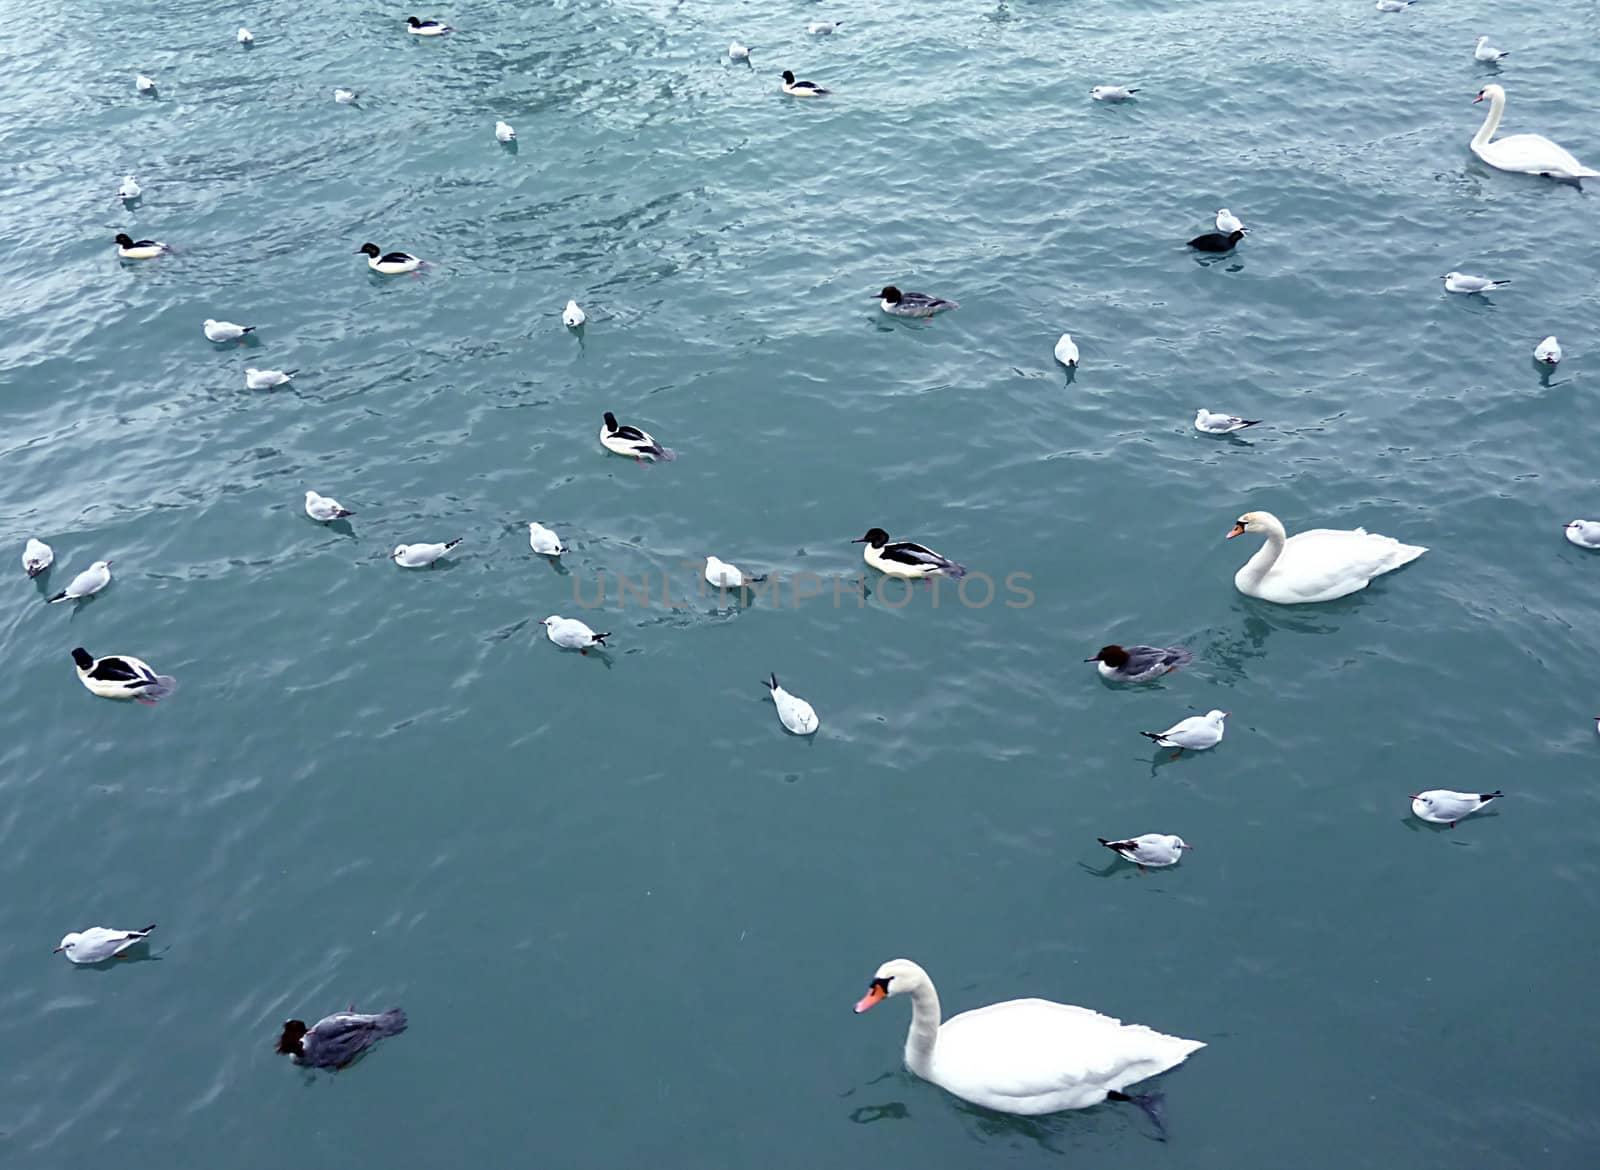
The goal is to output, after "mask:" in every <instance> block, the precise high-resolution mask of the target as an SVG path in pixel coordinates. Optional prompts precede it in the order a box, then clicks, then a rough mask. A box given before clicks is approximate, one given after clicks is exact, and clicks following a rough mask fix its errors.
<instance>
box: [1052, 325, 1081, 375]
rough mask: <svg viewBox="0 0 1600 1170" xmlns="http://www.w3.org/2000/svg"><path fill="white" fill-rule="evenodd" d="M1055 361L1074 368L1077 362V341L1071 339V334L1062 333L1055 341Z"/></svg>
mask: <svg viewBox="0 0 1600 1170" xmlns="http://www.w3.org/2000/svg"><path fill="white" fill-rule="evenodd" d="M1056 361H1058V362H1060V363H1061V364H1062V365H1064V366H1067V367H1070V368H1076V366H1077V364H1078V343H1077V342H1076V341H1073V340H1072V334H1070V333H1063V334H1062V335H1061V339H1060V340H1059V341H1057V342H1056Z"/></svg>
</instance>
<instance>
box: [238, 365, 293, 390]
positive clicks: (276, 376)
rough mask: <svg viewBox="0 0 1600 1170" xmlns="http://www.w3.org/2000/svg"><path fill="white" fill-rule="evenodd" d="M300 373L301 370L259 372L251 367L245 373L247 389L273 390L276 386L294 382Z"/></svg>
mask: <svg viewBox="0 0 1600 1170" xmlns="http://www.w3.org/2000/svg"><path fill="white" fill-rule="evenodd" d="M299 372H300V371H299V370H258V369H256V368H255V367H254V366H251V367H250V368H249V369H247V370H245V372H244V385H245V389H247V390H271V389H272V388H273V387H274V386H282V385H283V384H284V383H285V382H292V381H294V376H295V375H296V374H298V373H299Z"/></svg>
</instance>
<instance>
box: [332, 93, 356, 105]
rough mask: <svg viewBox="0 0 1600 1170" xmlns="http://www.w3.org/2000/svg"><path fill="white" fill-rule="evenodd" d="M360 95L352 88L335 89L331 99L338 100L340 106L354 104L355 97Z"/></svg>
mask: <svg viewBox="0 0 1600 1170" xmlns="http://www.w3.org/2000/svg"><path fill="white" fill-rule="evenodd" d="M360 96H361V95H360V94H358V93H356V91H355V90H353V89H336V90H334V91H333V100H334V101H336V102H338V103H339V104H340V105H341V106H353V105H355V104H356V98H358V97H360Z"/></svg>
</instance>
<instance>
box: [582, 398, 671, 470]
mask: <svg viewBox="0 0 1600 1170" xmlns="http://www.w3.org/2000/svg"><path fill="white" fill-rule="evenodd" d="M600 445H601V446H602V447H604V448H605V449H606V450H607V451H610V452H612V453H613V454H616V455H627V456H629V457H631V458H633V459H637V460H639V461H640V462H641V463H642V462H643V461H644V460H646V459H652V460H654V459H660V460H662V461H663V462H666V463H671V462H672V461H673V460H674V459H676V458H677V457H678V456H677V453H676V452H675V451H673V450H672V448H671V447H663V446H662V445H661V444H660V443H658V442H656V441H655V439H653V438H652V437H651V436H650V432H649V431H641V430H640V429H639V428H638V427H632V426H619V425H617V416H616V415H614V414H612V413H611V412H610V411H609V410H608V411H606V414H605V421H604V422H602V423H601V424H600Z"/></svg>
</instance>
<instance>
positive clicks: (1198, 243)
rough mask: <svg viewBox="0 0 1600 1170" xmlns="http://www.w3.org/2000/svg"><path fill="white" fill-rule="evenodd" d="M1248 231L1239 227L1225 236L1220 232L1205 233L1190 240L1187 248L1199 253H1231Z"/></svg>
mask: <svg viewBox="0 0 1600 1170" xmlns="http://www.w3.org/2000/svg"><path fill="white" fill-rule="evenodd" d="M1249 230H1250V229H1249V228H1245V227H1241V228H1235V229H1234V230H1233V231H1231V232H1228V233H1226V234H1224V233H1222V232H1207V233H1206V234H1205V235H1203V236H1196V237H1195V238H1194V239H1192V240H1190V241H1189V247H1191V248H1194V249H1195V250H1196V251H1199V252H1231V251H1233V249H1234V247H1235V246H1236V245H1237V244H1238V243H1239V241H1240V240H1242V239H1244V237H1245V233H1246V232H1248V231H1249Z"/></svg>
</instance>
